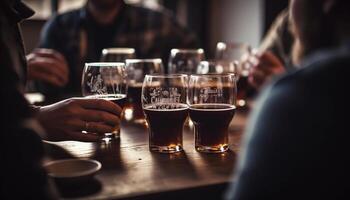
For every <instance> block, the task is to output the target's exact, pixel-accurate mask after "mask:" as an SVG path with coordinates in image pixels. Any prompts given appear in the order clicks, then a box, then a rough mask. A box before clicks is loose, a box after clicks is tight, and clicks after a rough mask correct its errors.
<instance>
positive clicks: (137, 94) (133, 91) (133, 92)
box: [128, 84, 144, 120]
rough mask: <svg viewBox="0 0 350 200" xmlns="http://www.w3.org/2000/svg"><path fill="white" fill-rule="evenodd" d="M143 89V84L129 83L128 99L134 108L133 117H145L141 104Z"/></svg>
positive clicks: (136, 118)
mask: <svg viewBox="0 0 350 200" xmlns="http://www.w3.org/2000/svg"><path fill="white" fill-rule="evenodd" d="M141 91H142V85H141V84H140V85H129V88H128V101H129V103H130V104H131V108H132V110H133V114H132V115H133V119H135V120H138V119H144V115H143V110H142V105H141Z"/></svg>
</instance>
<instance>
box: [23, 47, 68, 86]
mask: <svg viewBox="0 0 350 200" xmlns="http://www.w3.org/2000/svg"><path fill="white" fill-rule="evenodd" d="M27 62H28V79H29V80H40V81H44V82H47V83H50V84H52V85H54V86H56V87H63V86H65V85H66V84H67V83H68V80H69V68H68V64H67V62H66V59H65V58H64V57H63V55H62V54H60V53H59V52H57V51H55V50H53V49H43V48H40V49H35V50H34V51H33V52H32V53H30V54H29V55H27Z"/></svg>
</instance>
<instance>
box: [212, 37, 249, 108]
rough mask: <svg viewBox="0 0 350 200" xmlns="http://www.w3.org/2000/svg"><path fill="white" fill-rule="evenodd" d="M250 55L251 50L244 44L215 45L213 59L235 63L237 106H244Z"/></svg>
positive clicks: (220, 43) (247, 86)
mask: <svg viewBox="0 0 350 200" xmlns="http://www.w3.org/2000/svg"><path fill="white" fill-rule="evenodd" d="M251 54H252V49H251V47H250V46H249V45H247V44H244V43H224V42H218V43H217V45H216V52H215V59H216V60H224V61H234V62H237V71H236V72H237V73H236V74H237V75H238V77H237V78H238V82H237V88H238V89H237V91H238V93H237V106H239V107H244V106H246V100H247V93H248V91H249V89H250V87H249V83H248V76H249V71H250V67H251V65H250V63H249V62H248V59H249V57H250V55H251Z"/></svg>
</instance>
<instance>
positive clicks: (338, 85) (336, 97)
mask: <svg viewBox="0 0 350 200" xmlns="http://www.w3.org/2000/svg"><path fill="white" fill-rule="evenodd" d="M349 73H350V53H349V52H341V51H328V52H318V53H316V54H314V55H312V56H311V57H309V58H307V59H306V60H305V61H304V62H303V63H302V65H301V67H300V69H297V70H295V71H294V72H291V73H289V74H287V75H285V76H283V77H280V78H279V79H277V80H275V81H274V82H273V83H272V84H271V85H270V86H268V87H267V88H266V89H265V90H264V91H263V92H262V94H261V96H260V98H259V100H258V101H257V104H256V108H257V111H256V112H255V118H256V120H257V123H259V122H258V121H259V119H257V118H261V117H263V118H266V117H267V118H276V120H283V118H282V117H281V116H283V117H285V118H286V120H287V121H288V120H291V119H292V117H293V115H295V116H296V117H295V120H297V121H299V120H302V118H301V117H300V116H301V115H300V114H301V113H302V114H303V117H304V118H308V117H310V116H308V113H311V112H314V113H315V112H320V111H318V110H319V109H320V108H323V107H324V105H334V103H332V102H335V101H337V102H340V101H343V99H344V97H345V95H346V94H345V92H344V91H347V88H346V87H347V85H348V84H346V80H347V77H348V74H349ZM324 109H325V108H324ZM327 109H328V108H327ZM332 109H334V110H338V109H339V108H338V107H336V108H335V107H333V108H332ZM325 110H326V109H325ZM286 113H288V114H286ZM311 118H312V117H311Z"/></svg>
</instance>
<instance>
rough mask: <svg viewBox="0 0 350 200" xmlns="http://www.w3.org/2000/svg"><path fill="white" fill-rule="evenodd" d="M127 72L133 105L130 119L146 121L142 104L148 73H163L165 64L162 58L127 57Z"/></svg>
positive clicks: (130, 102) (140, 121) (129, 98)
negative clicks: (142, 92)
mask: <svg viewBox="0 0 350 200" xmlns="http://www.w3.org/2000/svg"><path fill="white" fill-rule="evenodd" d="M125 62H126V73H127V75H128V103H129V104H130V107H131V109H130V110H131V114H130V115H131V116H130V119H129V120H130V121H132V122H134V123H138V124H144V123H145V117H144V114H143V110H142V105H141V90H142V83H143V79H144V77H145V75H146V74H162V73H163V64H162V60H161V59H160V58H155V59H127V60H126V61H125Z"/></svg>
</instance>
